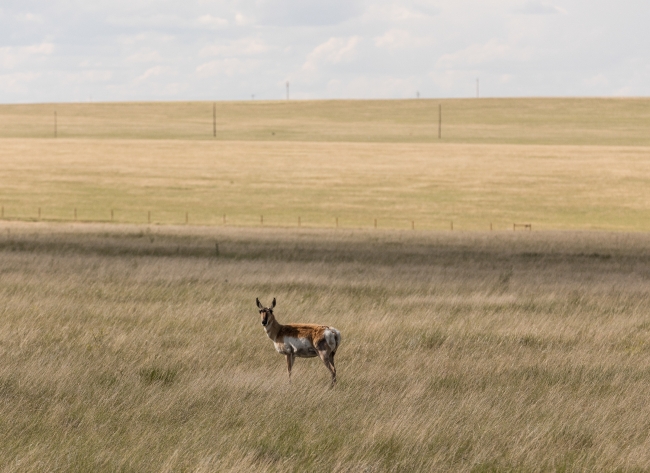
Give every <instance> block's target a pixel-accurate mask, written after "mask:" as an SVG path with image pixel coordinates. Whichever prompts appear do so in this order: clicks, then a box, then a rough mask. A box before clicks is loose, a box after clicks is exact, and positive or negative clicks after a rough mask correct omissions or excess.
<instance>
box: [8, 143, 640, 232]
mask: <svg viewBox="0 0 650 473" xmlns="http://www.w3.org/2000/svg"><path fill="white" fill-rule="evenodd" d="M0 163H1V165H2V168H3V169H2V173H0V204H1V205H2V206H3V207H4V218H6V219H37V218H38V209H39V208H40V209H41V219H44V220H67V221H71V220H73V219H74V216H75V214H74V212H75V209H77V219H78V220H81V221H83V220H92V221H109V220H110V219H111V210H113V219H114V221H115V222H123V223H128V222H130V223H147V222H148V221H149V218H151V223H162V224H182V223H185V221H186V218H187V221H188V223H190V224H196V225H223V222H224V215H225V216H226V224H228V225H249V226H251V225H261V224H264V225H267V226H269V225H270V226H287V227H297V226H298V223H299V219H300V224H301V225H302V226H314V227H335V226H336V222H337V219H338V224H339V226H340V227H344V228H345V227H348V228H350V227H353V228H364V227H365V228H371V227H374V225H375V220H376V221H377V227H378V228H399V229H412V228H413V227H415V229H416V230H419V229H438V230H444V229H451V222H452V221H453V225H454V230H485V229H489V227H490V224H492V226H493V229H495V230H512V225H513V223H530V224H532V225H533V229H606V230H627V231H647V230H649V229H650V194H649V193H648V192H647V190H648V189H650V148H647V147H606V146H591V147H587V146H534V145H485V144H484V145H472V144H427V143H313V142H277V143H274V142H230V141H227V142H218V143H210V142H205V141H182V140H91V139H86V140H71V139H57V140H54V139H48V140H46V139H43V140H34V139H3V140H2V147H0ZM262 220H263V221H262Z"/></svg>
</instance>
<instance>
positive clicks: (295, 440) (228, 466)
mask: <svg viewBox="0 0 650 473" xmlns="http://www.w3.org/2000/svg"><path fill="white" fill-rule="evenodd" d="M215 243H217V244H218V248H219V256H216V248H215ZM0 275H1V278H2V279H1V281H2V284H0V297H1V299H2V301H3V303H2V305H1V306H0V322H1V323H0V327H2V328H0V359H2V363H1V364H0V398H1V399H2V402H0V470H2V471H6V472H13V471H16V472H18V471H20V472H24V471H116V470H119V471H138V472H147V471H376V472H379V471H461V472H462V471H474V472H481V471H530V472H542V471H544V472H545V471H585V472H586V471H622V472H623V471H647V470H648V469H650V453H649V452H650V444H649V441H648V436H647V432H648V425H650V407H648V406H649V405H648V403H647V402H646V398H647V392H648V388H649V387H650V386H649V383H648V379H649V378H648V376H649V373H650V344H649V343H648V331H649V330H650V313H649V312H648V309H647V308H648V303H649V302H650V292H649V289H648V288H649V287H650V286H649V285H648V280H649V278H650V238H649V237H648V236H647V235H644V234H608V233H589V232H576V233H566V232H565V233H552V232H532V233H523V232H522V233H513V232H510V233H504V232H494V233H488V232H484V233H464V232H455V233H453V234H452V233H450V232H446V233H439V232H411V231H401V232H400V231H374V230H364V231H361V230H356V231H351V230H339V231H338V232H337V231H334V230H318V229H301V230H299V231H297V230H294V229H278V228H276V229H264V230H262V229H254V228H207V227H206V228H187V227H180V226H179V227H165V228H161V227H151V228H150V227H137V226H123V225H82V224H75V225H68V224H66V225H63V224H46V223H32V224H28V223H11V222H10V223H7V222H4V223H3V224H2V228H1V229H0ZM273 296H275V297H277V298H278V307H277V317H278V318H279V320H281V321H284V322H290V321H293V322H322V323H328V324H332V325H334V326H336V327H337V328H339V329H340V330H341V331H342V334H343V344H342V346H341V349H340V351H339V353H338V355H337V358H338V360H337V366H338V370H339V384H338V385H337V387H336V388H335V389H333V390H329V389H328V384H329V383H328V373H327V372H326V370H325V368H324V367H323V366H322V364H321V363H320V362H319V361H317V360H298V362H297V364H296V367H295V369H294V379H293V384H291V385H289V384H288V382H287V376H286V372H285V369H286V368H285V363H284V360H283V358H282V357H281V356H279V355H278V354H277V353H275V351H274V349H273V347H272V344H271V342H270V341H269V340H268V339H267V337H266V335H265V334H264V332H263V330H262V328H261V326H260V325H259V320H258V315H257V312H256V310H255V305H254V299H255V297H260V298H261V299H262V300H263V301H268V300H270V298H271V297H273Z"/></svg>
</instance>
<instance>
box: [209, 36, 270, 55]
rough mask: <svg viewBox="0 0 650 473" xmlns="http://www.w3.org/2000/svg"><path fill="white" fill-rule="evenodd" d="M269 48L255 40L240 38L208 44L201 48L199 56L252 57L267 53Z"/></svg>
mask: <svg viewBox="0 0 650 473" xmlns="http://www.w3.org/2000/svg"><path fill="white" fill-rule="evenodd" d="M269 49H270V48H269V46H268V45H267V44H265V43H264V42H263V41H261V40H259V39H257V38H242V39H239V40H235V41H224V42H220V43H217V44H209V45H206V46H204V47H203V48H201V50H200V51H199V55H200V56H201V57H206V56H228V57H233V56H254V55H256V54H263V53H266V52H268V51H269Z"/></svg>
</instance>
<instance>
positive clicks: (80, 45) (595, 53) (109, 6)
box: [0, 0, 650, 103]
mask: <svg viewBox="0 0 650 473" xmlns="http://www.w3.org/2000/svg"><path fill="white" fill-rule="evenodd" d="M649 21H650V2H648V1H647V0H643V1H637V0H635V1H628V0H619V1H609V0H606V1H601V2H598V1H593V0H591V1H589V0H556V1H554V0H551V1H543V0H484V1H469V0H453V1H452V0H439V1H428V0H408V1H393V0H373V1H370V0H325V1H315V0H252V1H249V0H247V1H243V0H240V1H237V0H233V1H220V0H219V1H217V0H186V1H183V2H180V1H166V0H156V1H153V0H129V1H127V0H111V1H105V0H94V1H87V0H86V1H81V0H48V1H42V0H20V1H14V0H2V2H0V102H1V103H24V102H54V101H61V102H63V101H65V102H88V101H124V100H251V99H252V96H253V95H254V96H255V99H260V100H275V99H283V98H284V97H285V93H286V90H285V84H286V82H287V81H289V82H290V94H291V98H294V99H330V98H334V99H336V98H408V97H415V96H416V94H417V93H419V94H420V96H421V97H436V98H437V97H443V98H444V97H472V96H475V94H476V79H477V78H479V81H480V82H479V83H480V94H481V96H484V97H513V96H648V95H650V28H648V26H647V24H648V22H649Z"/></svg>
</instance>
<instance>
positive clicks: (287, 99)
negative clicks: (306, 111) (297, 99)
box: [287, 81, 289, 100]
mask: <svg viewBox="0 0 650 473" xmlns="http://www.w3.org/2000/svg"><path fill="white" fill-rule="evenodd" d="M287 100H289V81H287Z"/></svg>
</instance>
